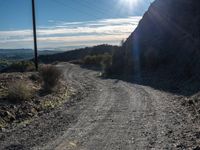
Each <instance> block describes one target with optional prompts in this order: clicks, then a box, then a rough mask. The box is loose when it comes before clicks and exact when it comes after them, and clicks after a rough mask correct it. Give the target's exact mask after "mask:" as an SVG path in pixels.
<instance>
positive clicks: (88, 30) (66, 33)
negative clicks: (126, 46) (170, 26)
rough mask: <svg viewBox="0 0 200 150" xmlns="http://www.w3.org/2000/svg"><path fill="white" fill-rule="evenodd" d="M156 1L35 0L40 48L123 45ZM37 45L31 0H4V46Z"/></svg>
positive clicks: (0, 17)
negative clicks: (34, 43)
mask: <svg viewBox="0 0 200 150" xmlns="http://www.w3.org/2000/svg"><path fill="white" fill-rule="evenodd" d="M151 2H152V0H35V3H36V22H37V37H38V38H37V39H38V48H39V49H41V50H42V49H58V50H69V49H75V48H79V47H86V46H93V45H98V44H112V45H119V43H120V42H121V41H122V40H125V39H126V38H127V37H128V36H129V35H130V33H131V32H133V31H134V29H135V28H136V27H137V25H138V23H139V21H140V20H141V18H142V16H143V14H144V13H145V12H146V11H147V9H148V7H149V5H150V3H151ZM17 48H33V35H32V11H31V0H0V49H17Z"/></svg>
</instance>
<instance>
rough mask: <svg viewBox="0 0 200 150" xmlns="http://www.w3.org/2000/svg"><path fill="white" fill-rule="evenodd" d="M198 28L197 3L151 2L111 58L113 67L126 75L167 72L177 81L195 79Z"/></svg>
mask: <svg viewBox="0 0 200 150" xmlns="http://www.w3.org/2000/svg"><path fill="white" fill-rule="evenodd" d="M199 27H200V1H199V0H155V2H153V3H152V4H151V6H150V7H149V9H148V11H147V12H146V13H145V14H144V16H143V18H142V20H141V21H140V23H139V25H138V27H137V28H136V30H135V31H134V32H133V33H132V34H131V35H130V37H129V38H128V39H127V41H126V42H125V43H124V45H123V47H122V49H121V50H118V52H117V53H116V54H115V55H114V60H113V63H114V65H113V67H114V69H115V70H117V71H120V72H126V73H127V72H136V73H138V72H141V71H144V70H148V71H149V70H151V71H152V70H153V71H155V70H158V69H161V68H162V69H163V68H167V69H165V70H167V71H168V73H170V72H173V74H174V75H176V76H178V77H182V78H183V77H187V78H188V77H189V78H191V77H195V76H196V75H197V76H199V74H200V70H199V68H200V28H199ZM122 56H123V57H122ZM119 58H121V59H120V61H119ZM119 68H123V70H119Z"/></svg>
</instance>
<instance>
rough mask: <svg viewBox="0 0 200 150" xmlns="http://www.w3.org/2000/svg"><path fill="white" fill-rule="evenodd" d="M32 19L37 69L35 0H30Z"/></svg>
mask: <svg viewBox="0 0 200 150" xmlns="http://www.w3.org/2000/svg"><path fill="white" fill-rule="evenodd" d="M32 19H33V40H34V53H35V69H36V71H38V50H37V33H36V19H35V0H32Z"/></svg>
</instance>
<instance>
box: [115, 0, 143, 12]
mask: <svg viewBox="0 0 200 150" xmlns="http://www.w3.org/2000/svg"><path fill="white" fill-rule="evenodd" d="M138 2H139V0H120V1H119V5H120V6H122V7H123V8H126V9H128V10H129V11H132V10H133V9H134V8H135V7H136V5H137V4H138Z"/></svg>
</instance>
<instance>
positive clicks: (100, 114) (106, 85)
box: [0, 63, 198, 150]
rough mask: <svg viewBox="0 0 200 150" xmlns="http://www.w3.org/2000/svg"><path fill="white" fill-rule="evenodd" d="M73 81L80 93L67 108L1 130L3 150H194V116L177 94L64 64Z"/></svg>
mask: <svg viewBox="0 0 200 150" xmlns="http://www.w3.org/2000/svg"><path fill="white" fill-rule="evenodd" d="M59 67H61V68H62V69H63V70H64V74H65V78H66V80H67V81H68V84H69V85H70V86H72V87H73V88H74V89H76V90H77V91H79V92H78V93H77V95H75V96H74V97H72V98H71V99H70V100H69V102H67V103H66V104H65V105H64V106H62V107H60V108H57V109H55V110H53V111H51V112H48V113H45V114H42V115H41V116H40V117H37V118H35V119H34V121H33V122H31V123H30V124H28V125H26V126H23V125H21V126H17V127H15V128H13V129H9V130H6V131H4V132H3V133H1V134H0V149H25V150H28V149H36V150H38V149H41V150H43V149H44V150H53V149H55V150H146V149H147V150H148V149H153V150H162V149H166V150H169V149H189V148H192V147H193V146H195V145H198V143H197V141H196V140H194V136H195V135H193V134H194V133H193V132H192V131H193V130H198V129H196V127H194V126H193V125H192V124H191V120H190V115H189V114H188V113H187V111H186V110H185V109H184V108H183V107H180V103H179V102H178V101H177V100H176V99H177V98H178V96H177V95H174V94H170V93H167V92H164V91H159V90H156V89H153V88H151V87H147V86H142V85H137V84H132V83H128V82H123V81H120V80H113V79H101V78H99V77H98V75H99V72H96V71H91V70H87V69H82V68H80V67H79V66H76V65H72V64H67V63H63V64H60V65H59Z"/></svg>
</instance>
